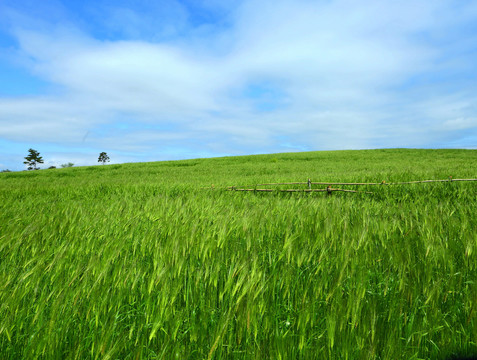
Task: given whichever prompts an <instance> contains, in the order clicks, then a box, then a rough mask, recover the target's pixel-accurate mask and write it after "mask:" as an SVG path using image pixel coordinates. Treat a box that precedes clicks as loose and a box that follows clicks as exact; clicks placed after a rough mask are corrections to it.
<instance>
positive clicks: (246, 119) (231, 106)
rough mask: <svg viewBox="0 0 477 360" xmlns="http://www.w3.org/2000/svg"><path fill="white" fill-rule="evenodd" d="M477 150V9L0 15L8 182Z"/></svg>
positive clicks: (385, 5)
mask: <svg viewBox="0 0 477 360" xmlns="http://www.w3.org/2000/svg"><path fill="white" fill-rule="evenodd" d="M389 147H412V148H469V149H476V148H477V2H475V1H470V0H468V1H466V0H462V1H458V2H457V1H453V0H452V1H451V0H433V1H415V0H413V1H411V0H402V1H391V0H390V1H382V0H362V1H354V0H353V1H352V0H274V1H271V0H256V1H252V0H229V1H219V0H209V1H207V0H187V1H185V0H184V1H179V0H159V1H139V0H115V1H113V0H94V1H90V0H81V1H75V0H68V1H66V0H42V1H37V0H0V170H1V169H10V170H23V169H24V168H25V167H24V165H23V161H24V159H23V158H24V157H25V156H27V154H28V149H29V148H34V149H36V150H38V151H39V152H40V153H41V155H42V156H43V158H44V160H45V164H44V165H43V168H45V167H48V166H51V165H55V166H59V165H61V164H63V163H67V162H73V163H75V165H77V166H79V165H91V164H97V158H98V155H99V153H100V152H102V151H106V152H107V153H108V155H109V156H110V158H111V162H112V163H122V162H137V161H156V160H171V159H184V158H196V157H210V156H224V155H245V154H257V153H273V152H288V151H308V150H325V149H327V150H335V149H370V148H389Z"/></svg>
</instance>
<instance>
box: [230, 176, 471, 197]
mask: <svg viewBox="0 0 477 360" xmlns="http://www.w3.org/2000/svg"><path fill="white" fill-rule="evenodd" d="M456 181H477V179H453V178H452V176H449V178H448V179H443V180H416V181H402V182H390V183H388V182H386V181H382V182H380V183H375V182H373V183H372V182H370V183H358V182H355V183H348V182H313V181H311V179H308V181H307V182H283V183H264V184H257V185H255V186H254V187H252V186H246V187H242V188H238V187H236V186H229V187H228V188H227V190H229V191H259V192H273V191H280V192H327V193H328V194H329V195H331V193H332V192H334V191H341V192H351V193H365V194H374V193H373V192H370V191H359V190H348V189H335V188H332V187H331V186H336V185H341V186H363V185H386V186H387V185H410V184H423V183H433V182H456ZM278 185H307V186H308V188H307V189H258V188H257V186H278ZM312 185H327V187H326V188H325V189H312Z"/></svg>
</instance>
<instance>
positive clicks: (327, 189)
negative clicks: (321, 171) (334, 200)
mask: <svg viewBox="0 0 477 360" xmlns="http://www.w3.org/2000/svg"><path fill="white" fill-rule="evenodd" d="M326 191H328V196H331V185H328V187H327V188H326Z"/></svg>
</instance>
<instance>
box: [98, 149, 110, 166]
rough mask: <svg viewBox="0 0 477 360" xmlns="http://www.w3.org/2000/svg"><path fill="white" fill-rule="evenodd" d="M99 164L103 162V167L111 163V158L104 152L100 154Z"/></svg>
mask: <svg viewBox="0 0 477 360" xmlns="http://www.w3.org/2000/svg"><path fill="white" fill-rule="evenodd" d="M98 162H102V163H103V165H104V164H106V163H107V162H109V156H108V154H106V153H105V152H104V151H103V152H102V153H101V154H99V158H98Z"/></svg>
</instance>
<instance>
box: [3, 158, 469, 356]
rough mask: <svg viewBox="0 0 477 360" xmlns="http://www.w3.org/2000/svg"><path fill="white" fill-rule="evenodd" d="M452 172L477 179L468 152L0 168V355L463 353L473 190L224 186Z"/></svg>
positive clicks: (447, 186)
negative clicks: (293, 190) (250, 189)
mask: <svg viewBox="0 0 477 360" xmlns="http://www.w3.org/2000/svg"><path fill="white" fill-rule="evenodd" d="M450 175H452V176H453V177H454V178H477V151H470V150H468V151H465V150H399V149H397V150H370V151H339V152H309V153H296V154H273V155H260V156H246V157H229V158H217V159H198V160H185V161H174V162H157V163H146V164H123V165H109V166H94V167H79V168H66V169H52V170H42V171H34V172H21V173H3V174H0V358H1V359H20V358H24V359H38V358H44V359H208V358H209V359H327V358H329V359H429V358H434V359H436V358H437V359H439V358H442V359H443V358H445V357H447V356H450V355H451V354H456V353H458V354H464V355H465V354H468V355H470V354H475V353H476V352H477V319H476V314H477V305H476V302H477V285H476V283H475V282H476V279H477V261H476V259H477V257H476V251H477V235H476V230H477V216H476V215H475V213H476V209H477V182H466V183H464V182H461V183H432V184H419V185H407V186H384V187H383V186H377V187H376V186H375V187H365V188H360V189H362V190H369V191H373V192H375V194H373V195H367V194H349V193H334V194H333V195H332V196H327V195H325V194H322V193H315V194H303V193H300V194H283V193H266V194H259V193H238V192H229V191H225V190H224V189H225V188H226V187H227V186H231V185H237V186H242V185H244V186H245V185H250V186H253V185H254V184H257V183H263V182H281V181H306V180H307V179H308V178H311V179H312V180H313V181H352V182H355V181H359V182H361V181H362V182H368V181H369V182H380V181H382V180H385V181H386V182H392V181H408V180H420V179H422V180H425V179H446V178H448V176H450ZM212 184H214V188H215V190H206V189H201V188H202V187H210V186H211V185H212ZM350 188H351V189H356V188H353V187H350Z"/></svg>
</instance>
